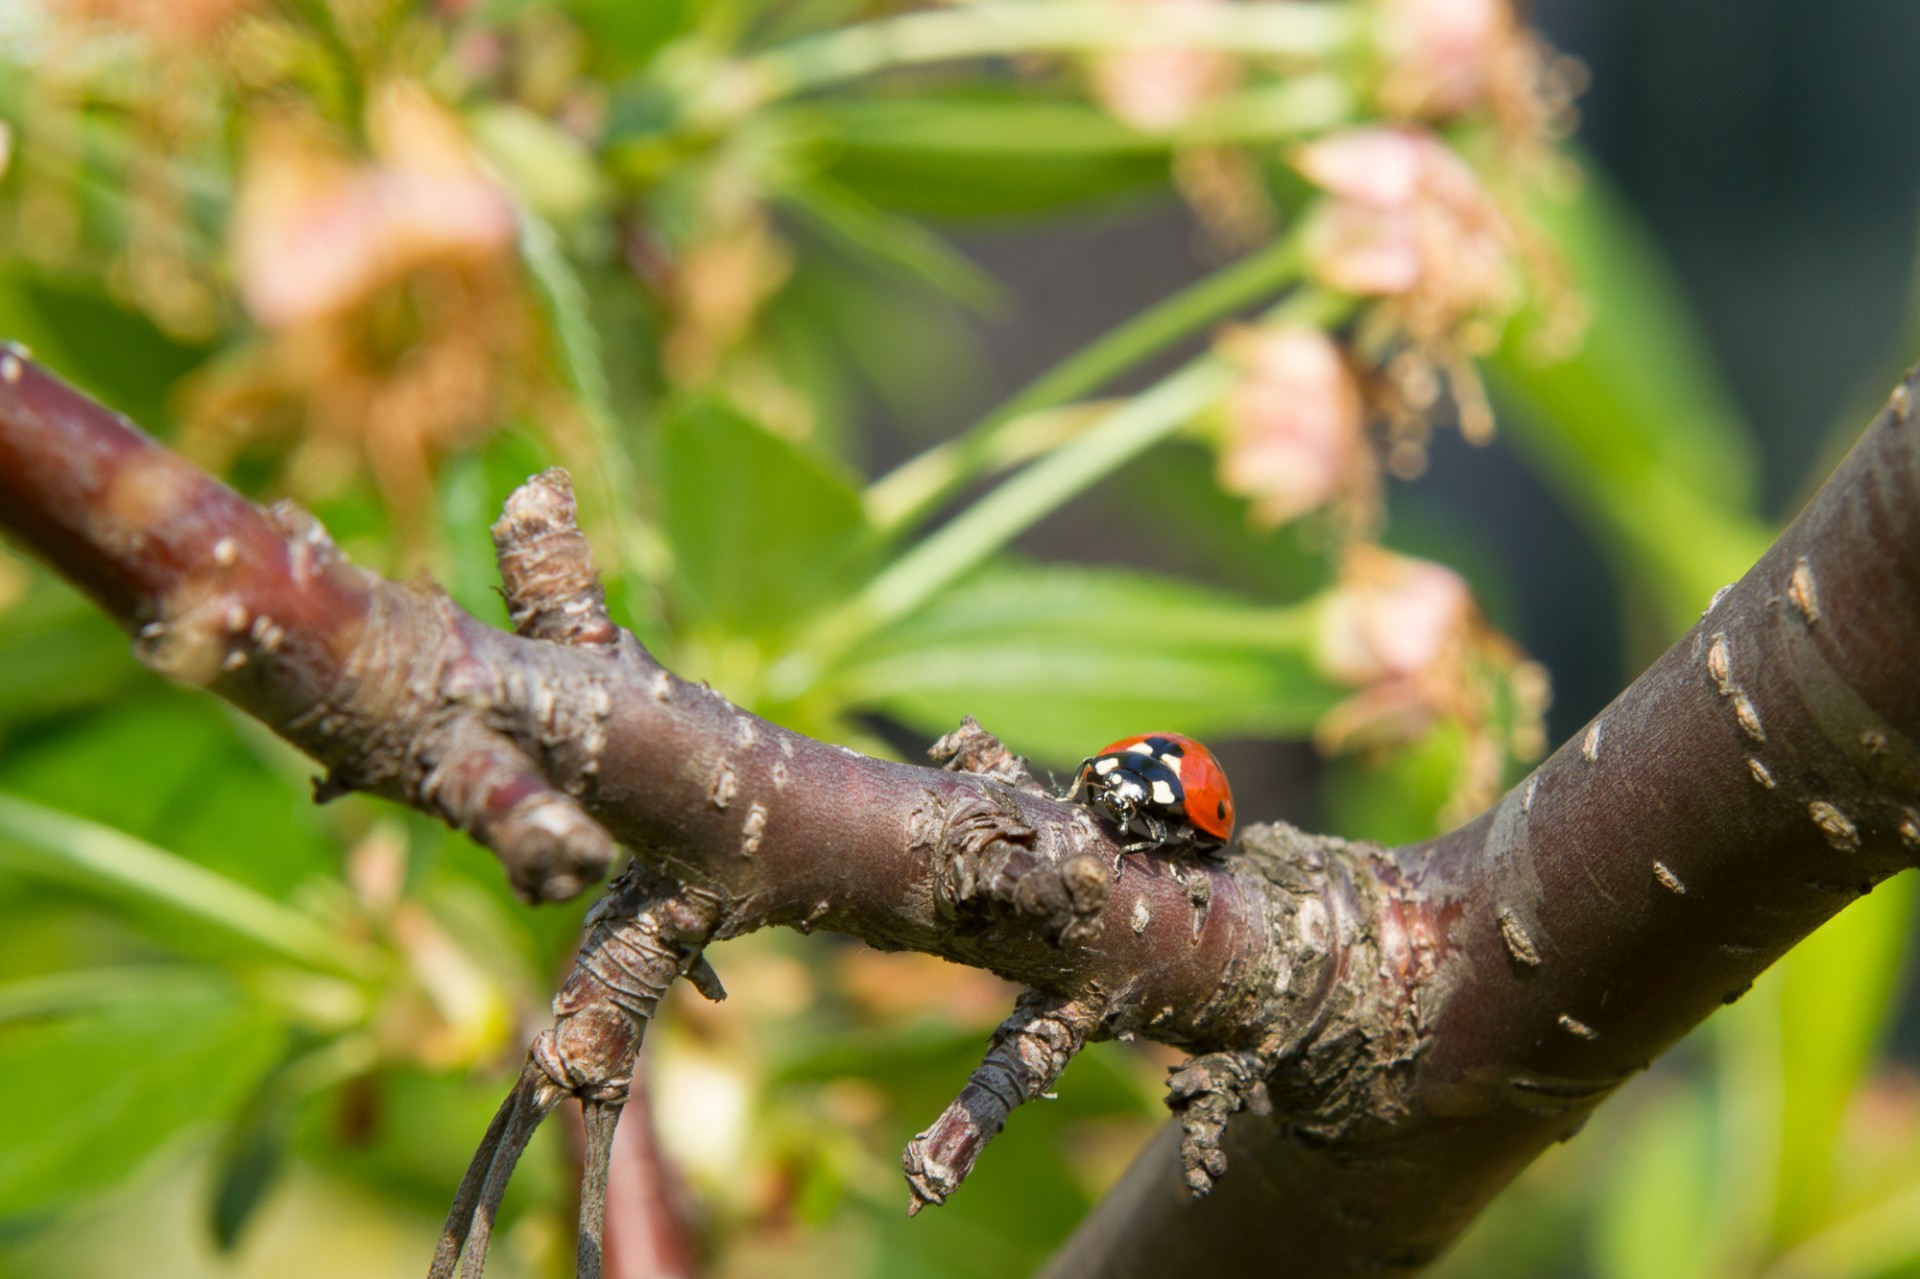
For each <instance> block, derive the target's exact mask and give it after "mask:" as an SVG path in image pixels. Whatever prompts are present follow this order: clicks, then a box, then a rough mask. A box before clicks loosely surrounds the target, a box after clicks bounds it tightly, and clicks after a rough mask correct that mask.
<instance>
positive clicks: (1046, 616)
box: [825, 563, 1347, 763]
mask: <svg viewBox="0 0 1920 1279" xmlns="http://www.w3.org/2000/svg"><path fill="white" fill-rule="evenodd" d="M1312 642H1313V635H1312V623H1311V610H1310V608H1306V607H1300V606H1295V607H1287V608H1272V607H1262V606H1259V605H1255V604H1250V603H1248V602H1246V601H1243V600H1240V599H1236V598H1235V597H1233V596H1231V595H1227V594H1224V593H1220V592H1215V591H1210V590H1205V589H1202V588H1198V587H1192V586H1186V585H1183V584H1180V583H1177V582H1173V581H1168V580H1165V579H1160V578H1154V577H1150V576H1147V575H1145V574H1135V573H1126V572H1119V571H1113V570H1097V569H1086V568H1062V567H1040V566H1031V565H1020V564H1007V563H1003V564H1000V565H997V566H995V567H992V568H990V569H988V570H986V571H984V572H981V573H978V574H976V575H974V576H972V577H971V578H969V579H967V580H966V581H964V582H963V583H961V584H960V585H958V586H957V587H955V588H954V589H953V590H951V591H948V592H945V593H943V594H942V595H941V596H939V597H937V598H936V599H934V600H933V601H931V602H930V603H928V604H927V605H926V606H925V607H923V608H922V609H920V610H919V611H918V612H917V613H915V614H913V615H912V616H910V617H908V618H907V619H905V620H904V621H902V622H899V623H897V624H895V625H894V626H892V627H890V628H889V629H887V630H885V631H883V632H881V633H880V634H879V635H876V636H874V637H872V638H871V639H870V640H868V641H866V642H865V643H863V644H861V645H860V646H859V648H858V651H856V652H854V653H852V654H850V655H849V656H847V657H846V658H844V659H842V662H841V664H840V666H839V667H838V669H836V670H834V671H832V672H830V673H829V674H828V675H827V676H826V679H825V683H826V686H827V688H828V689H829V690H830V691H831V693H832V694H833V695H834V696H837V697H839V698H841V699H843V700H844V701H846V702H848V703H850V704H855V705H863V706H869V707H872V708H873V709H876V710H880V711H883V712H885V713H887V714H890V715H894V716H897V717H898V718H900V719H902V720H904V721H906V722H907V723H909V724H911V725H913V726H914V727H916V728H918V729H921V730H923V731H927V732H935V731H945V730H946V729H948V728H951V727H952V726H953V725H954V724H955V723H956V722H958V720H959V719H960V717H961V716H962V715H966V714H972V715H975V716H977V717H978V718H979V720H980V722H981V723H982V724H984V725H986V726H987V727H988V728H990V729H991V730H993V731H994V732H995V733H998V734H999V735H1000V736H1001V737H1002V738H1004V739H1005V740H1006V741H1007V742H1008V743H1009V744H1010V745H1012V746H1013V747H1014V749H1016V750H1019V751H1021V752H1024V753H1030V754H1033V755H1035V756H1037V757H1039V758H1041V759H1046V760H1051V761H1054V762H1057V763H1070V762H1072V761H1074V760H1077V759H1079V758H1080V757H1081V756H1083V755H1085V754H1086V753H1087V752H1088V750H1089V749H1091V748H1092V747H1094V746H1098V745H1099V744H1100V743H1101V742H1104V741H1110V740H1112V739H1114V738H1116V737H1120V736H1123V735H1125V734H1127V733H1138V732H1145V731H1149V730H1152V729H1159V728H1164V729H1171V730H1175V731H1178V732H1185V733H1192V734H1194V735H1196V736H1200V737H1231V736H1235V735H1243V736H1244V735H1254V734H1258V735H1263V736H1275V735H1282V736H1299V735H1302V734H1304V733H1306V732H1307V731H1308V730H1309V729H1310V728H1311V727H1312V725H1313V723H1314V721H1315V720H1316V719H1318V718H1319V717H1320V715H1321V714H1323V713H1324V712H1325V711H1326V710H1327V709H1328V708H1329V707H1331V706H1332V705H1333V704H1334V703H1335V702H1337V701H1338V700H1339V699H1340V698H1341V697H1343V696H1344V695H1345V693H1346V691H1347V690H1344V689H1342V688H1340V687H1338V686H1337V685H1334V684H1333V683H1331V682H1330V681H1329V680H1327V679H1326V678H1325V677H1324V676H1322V675H1321V674H1319V673H1318V672H1317V671H1316V670H1315V668H1314V665H1313V661H1312V652H1311V649H1312Z"/></svg>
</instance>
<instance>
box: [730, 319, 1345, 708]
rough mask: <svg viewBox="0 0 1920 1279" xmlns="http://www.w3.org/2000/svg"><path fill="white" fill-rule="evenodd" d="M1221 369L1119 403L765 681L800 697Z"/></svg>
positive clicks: (1212, 394) (869, 591)
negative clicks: (863, 642) (827, 671)
mask: <svg viewBox="0 0 1920 1279" xmlns="http://www.w3.org/2000/svg"><path fill="white" fill-rule="evenodd" d="M1348 305H1350V303H1349V301H1348V300H1347V299H1345V298H1343V297H1338V296H1336V295H1332V294H1328V293H1325V292H1323V291H1321V290H1319V289H1312V288H1302V289H1299V290H1296V291H1295V292H1294V293H1293V294H1292V295H1291V296H1289V297H1288V298H1287V299H1286V301H1284V302H1282V303H1281V304H1280V305H1279V306H1277V307H1275V308H1273V310H1272V311H1271V312H1269V315H1270V317H1272V318H1275V319H1281V318H1285V319H1294V320H1298V321H1299V322H1301V323H1309V324H1326V323H1329V322H1331V321H1332V320H1334V319H1336V318H1337V317H1338V316H1339V315H1340V314H1342V313H1343V312H1344V310H1345V309H1346V307H1347V306H1348ZM1233 377H1234V372H1233V370H1232V368H1231V367H1229V366H1228V365H1227V364H1226V363H1225V362H1224V361H1222V360H1220V359H1219V358H1218V357H1216V356H1213V355H1203V356H1200V357H1198V358H1196V359H1193V360H1191V361H1189V362H1188V363H1186V364H1184V365H1182V366H1181V367H1180V368H1179V369H1177V370H1175V371H1174V372H1172V373H1170V374H1168V375H1167V376H1166V377H1165V378H1162V379H1161V380H1160V381H1159V382H1157V383H1155V384H1154V385H1153V386H1150V387H1148V388H1147V389H1146V390H1144V391H1142V392H1141V393H1140V394H1138V395H1135V396H1132V397H1131V398H1129V399H1127V400H1124V401H1122V402H1121V403H1120V404H1118V405H1117V406H1115V407H1114V408H1113V409H1112V410H1111V411H1110V412H1108V413H1106V414H1105V415H1103V416H1102V417H1101V418H1100V419H1099V420H1098V421H1097V422H1095V423H1094V425H1093V426H1091V427H1090V428H1088V429H1087V430H1086V431H1085V432H1084V433H1083V434H1081V435H1079V436H1076V437H1075V438H1073V439H1072V440H1069V441H1068V442H1067V443H1065V444H1063V445H1061V446H1060V447H1059V448H1058V449H1055V450H1054V451H1053V452H1052V453H1049V454H1047V455H1046V456H1045V457H1042V458H1040V459H1039V460H1038V461H1035V462H1034V463H1033V464H1032V465H1030V466H1028V467H1027V468H1026V469H1025V470H1023V471H1021V472H1019V473H1018V474H1016V475H1014V476H1013V477H1011V478H1010V479H1008V480H1007V481H1006V482H1004V483H1003V484H1001V485H1000V487H998V488H996V489H994V490H993V491H992V492H991V493H988V494H987V495H986V496H985V497H983V498H981V499H980V500H979V501H978V502H975V503H974V504H973V505H972V506H970V507H968V508H967V509H966V510H964V511H962V512H961V513H960V514H959V515H956V516H955V517H954V518H953V519H952V520H951V521H949V522H948V523H947V524H945V525H942V526H941V527H940V528H939V529H937V530H935V531H934V532H933V533H931V534H929V535H928V536H927V537H926V538H925V539H924V540H922V541H921V542H920V543H919V544H918V545H917V546H915V547H913V549H911V550H909V551H907V552H906V553H905V554H904V555H902V556H900V557H899V558H898V559H896V560H894V561H893V563H892V564H890V565H888V566H887V567H886V568H885V569H883V570H882V571H881V572H880V573H879V574H878V575H877V576H876V577H874V579H873V580H872V581H870V582H868V583H867V585H866V587H865V589H863V590H862V591H861V592H860V593H859V594H858V595H856V596H855V597H854V598H853V599H852V600H850V601H848V603H847V604H846V605H845V606H844V607H842V608H839V609H836V610H835V611H834V612H832V613H830V614H829V615H828V616H827V617H825V618H824V619H822V621H821V622H820V624H819V625H818V626H816V627H815V628H814V630H813V631H812V633H811V634H810V635H808V636H807V637H806V638H805V639H803V640H802V641H801V642H800V643H799V644H798V645H796V647H795V650H794V652H793V653H792V654H791V655H789V656H788V657H786V658H785V659H783V660H782V661H781V662H780V663H779V664H778V665H776V666H775V667H774V668H773V670H772V671H771V672H769V674H768V681H767V682H768V687H769V691H770V692H771V693H772V694H773V695H774V696H776V697H782V696H793V695H797V694H798V693H799V692H801V691H802V690H804V689H806V688H807V687H809V686H811V685H812V684H813V683H814V682H815V681H816V680H817V679H818V677H819V675H820V673H821V672H822V671H823V670H824V669H825V668H826V667H827V666H828V665H830V664H831V663H832V662H833V661H834V660H835V659H837V658H838V657H840V656H841V655H842V654H844V653H846V652H847V651H848V650H849V649H850V648H851V647H852V646H853V645H855V644H857V643H858V642H859V641H860V640H862V639H864V638H865V637H867V636H868V635H871V634H872V633H873V632H874V631H876V630H878V629H880V628H881V627H883V626H886V625H888V624H889V623H891V622H895V621H898V620H899V619H900V618H903V617H905V616H906V615H907V614H909V613H911V612H913V611H914V610H915V609H917V608H919V607H920V606H921V605H922V604H924V603H926V602H927V601H928V600H929V599H931V598H933V597H934V596H935V595H937V594H939V593H940V592H941V591H942V590H944V589H946V587H947V586H948V585H949V584H951V583H952V582H954V581H955V580H956V579H958V578H960V577H961V576H962V575H964V574H966V573H967V572H969V571H971V570H972V569H975V568H978V567H979V566H980V565H981V564H982V563H984V562H985V561H986V559H987V558H988V557H989V556H991V555H992V554H994V552H996V551H998V550H1000V549H1002V548H1003V547H1005V546H1006V545H1007V544H1008V543H1009V542H1011V541H1012V540H1013V539H1014V538H1016V537H1018V536H1019V535H1020V534H1021V533H1024V532H1025V531H1026V530H1027V529H1029V528H1031V527H1033V526H1034V525H1035V524H1037V523H1038V522H1039V521H1040V520H1042V519H1044V518H1045V517H1046V516H1048V515H1050V514H1052V513H1053V512H1054V511H1056V510H1058V509H1059V508H1060V507H1061V506H1063V505H1065V504H1066V503H1067V502H1068V501H1069V500H1071V499H1072V498H1074V497H1076V496H1078V495H1079V494H1081V493H1084V492H1085V491H1086V490H1087V489H1089V488H1091V487H1093V486H1094V485H1095V484H1096V483H1098V482H1099V481H1101V480H1103V479H1105V478H1106V477H1107V476H1109V475H1111V474H1113V472H1115V471H1117V470H1119V469H1120V467H1122V466H1124V465H1125V464H1126V463H1128V462H1130V461H1132V460H1133V459H1134V458H1136V457H1138V456H1139V455H1140V454H1141V453H1143V452H1145V451H1146V450H1147V449H1148V448H1150V447H1151V446H1153V445H1154V444H1157V443H1159V442H1160V441H1161V440H1164V439H1166V438H1167V437H1168V436H1170V435H1172V434H1173V433H1174V432H1175V431H1177V430H1179V429H1180V428H1181V427H1182V426H1184V425H1186V423H1187V422H1189V421H1191V420H1192V419H1193V417H1194V416H1195V415H1196V414H1199V413H1200V412H1202V411H1203V410H1205V409H1206V408H1207V407H1208V406H1209V405H1211V404H1213V403H1214V402H1215V401H1216V400H1218V399H1219V398H1220V396H1221V395H1222V394H1224V393H1225V391H1226V390H1227V388H1228V387H1229V386H1230V385H1232V382H1233Z"/></svg>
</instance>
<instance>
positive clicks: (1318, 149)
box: [1293, 128, 1515, 337]
mask: <svg viewBox="0 0 1920 1279" xmlns="http://www.w3.org/2000/svg"><path fill="white" fill-rule="evenodd" d="M1293 162H1294V166H1295V167H1296V168H1298V169H1299V170H1300V172H1301V173H1302V174H1304V175H1305V176H1306V177H1307V178H1308V180H1310V181H1311V182H1313V183H1314V184H1315V185H1316V186H1318V187H1320V188H1321V189H1322V190H1324V191H1326V192H1327V194H1328V195H1329V196H1330V197H1332V198H1331V199H1329V200H1328V201H1327V203H1326V204H1325V205H1324V206H1323V207H1322V208H1321V209H1320V210H1319V212H1318V214H1317V217H1316V221H1315V223H1314V225H1313V227H1312V229H1311V231H1310V233H1309V238H1308V255H1309V257H1310V259H1311V260H1312V263H1313V269H1314V272H1315V274H1316V275H1317V276H1318V277H1319V278H1320V279H1321V280H1322V281H1324V282H1325V283H1327V284H1329V285H1331V286H1332V287H1334V288H1337V289H1340V290H1342V291H1343V292H1347V293H1355V294H1362V295H1374V296H1389V297H1397V296H1414V297H1415V299H1416V300H1417V302H1418V303H1419V305H1420V308H1421V310H1422V311H1423V313H1424V314H1425V315H1426V316H1427V317H1430V318H1431V320H1432V322H1433V324H1434V325H1435V326H1437V327H1439V328H1447V327H1451V326H1452V325H1454V324H1457V323H1459V322H1461V321H1463V320H1466V319H1469V318H1472V317H1474V316H1476V315H1478V314H1480V313H1482V312H1486V311H1495V310H1501V309H1503V308H1504V307H1505V306H1506V305H1507V304H1508V303H1509V301H1510V299H1511V297H1512V294H1513V291H1514V288H1515V267H1514V264H1513V261H1512V253H1511V246H1512V243H1513V233H1512V229H1511V227H1510V226H1509V225H1508V222H1507V219H1506V217H1505V215H1504V214H1503V213H1502V212H1501V211H1500V209H1499V207H1498V206H1497V205H1495V204H1494V202H1493V200H1492V198H1491V197H1490V196H1488V194H1487V192H1486V190H1485V188H1484V187H1482V186H1481V184H1480V180H1479V179H1478V178H1477V177H1476V176H1475V175H1474V172H1473V170H1471V169H1469V168H1468V167H1467V166H1466V164H1465V163H1464V162H1463V161H1461V159H1460V158H1459V157H1458V156H1456V155H1455V154H1454V153H1453V152H1452V151H1451V150H1450V149H1449V148H1448V147H1447V146H1446V145H1445V144H1444V143H1442V142H1440V141H1439V139H1437V138H1435V137H1434V136H1433V135H1431V134H1429V133H1427V132H1425V131H1424V130H1420V129H1414V128H1360V129H1350V130H1348V131H1346V132H1344V133H1337V134H1333V135H1331V136H1329V137H1326V138H1322V139H1320V140H1318V141H1316V142H1311V143H1308V144H1306V145H1305V146H1302V147H1300V148H1299V149H1298V150H1296V151H1295V152H1294V156H1293ZM1421 336H1423V337H1424V336H1437V335H1428V334H1423V335H1421Z"/></svg>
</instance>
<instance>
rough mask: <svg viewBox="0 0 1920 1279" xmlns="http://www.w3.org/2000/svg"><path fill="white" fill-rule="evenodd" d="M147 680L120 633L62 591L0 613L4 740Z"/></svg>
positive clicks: (41, 593) (34, 595)
mask: <svg viewBox="0 0 1920 1279" xmlns="http://www.w3.org/2000/svg"><path fill="white" fill-rule="evenodd" d="M145 678H146V673H145V672H144V671H142V670H141V669H140V667H139V666H138V664H136V663H135V662H134V660H133V658H132V656H131V655H130V654H129V652H128V651H127V637H126V636H125V635H124V634H122V633H121V631H120V629H119V628H118V627H116V626H115V625H114V624H113V623H112V622H109V621H108V620H107V619H106V617H105V616H104V615H103V614H102V613H101V612H100V610H99V609H98V608H96V607H94V606H93V605H92V604H89V603H88V602H87V601H86V600H85V599H83V598H82V597H81V596H80V595H79V594H78V593H76V592H74V591H72V590H70V589H68V588H66V587H64V586H59V585H56V584H54V583H53V582H51V581H47V582H43V583H41V584H39V585H38V586H36V587H35V589H34V590H33V591H32V592H31V593H30V594H29V595H28V596H27V597H26V598H25V599H24V600H22V601H20V602H19V603H18V604H16V605H14V606H13V607H12V608H9V609H6V610H4V611H0V739H3V738H4V736H5V734H6V731H7V728H8V726H9V725H13V724H22V723H26V722H28V721H33V720H41V719H45V718H47V717H50V716H53V715H58V714H62V713H66V712H71V711H76V710H79V709H80V708H82V707H86V706H94V705H99V704H101V703H103V702H106V701H108V700H110V699H111V698H112V697H113V696H114V695H115V694H117V693H120V692H122V691H123V690H125V689H126V688H128V687H129V686H130V685H133V684H137V683H138V682H140V681H141V680H143V679H145Z"/></svg>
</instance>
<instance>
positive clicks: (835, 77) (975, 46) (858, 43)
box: [746, 0, 1360, 102]
mask: <svg viewBox="0 0 1920 1279" xmlns="http://www.w3.org/2000/svg"><path fill="white" fill-rule="evenodd" d="M1359 29H1360V19H1359V18H1358V17H1357V16H1356V15H1355V13H1354V12H1353V11H1352V10H1350V9H1346V8H1335V7H1334V6H1332V5H1324V4H1304V3H1299V2H1298V0H1274V2H1273V3H1267V4H1258V5H1191V6H1188V5H1182V6H1172V5H1154V6H1145V7H1142V8H1139V9H1136V10H1132V11H1130V12H1128V13H1126V14H1124V15H1120V14H1117V13H1116V12H1115V10H1114V9H1113V8H1112V6H1110V5H1106V4H1087V3H1061V4H1032V3H1006V2H1004V0H1003V2H995V0H988V3H983V4H968V5H960V6H957V7H955V8H951V9H934V10H928V11H924V12H918V13H906V14H901V15H898V16H896V17H891V18H881V19H878V20H877V21H873V22H865V23H860V24H858V25H856V26H850V27H841V28H840V29H838V30H835V31H828V32H825V33H822V34H820V35H816V36H809V37H807V38H805V39H802V40H796V41H794V42H793V43H791V44H788V45H785V46H783V47H781V48H777V49H772V50H769V51H768V52H766V53H763V54H760V55H759V56H758V57H755V58H753V59H751V60H750V61H749V62H748V63H747V64H746V70H747V71H748V73H749V74H750V75H751V76H752V83H753V84H754V86H755V87H756V88H757V90H758V98H759V101H761V102H766V101H770V100H773V99H777V98H782V97H790V96H792V95H795V94H799V93H805V92H807V91H809V90H813V89H820V88H824V87H826V86H828V85H833V84H839V83H842V82H844V81H847V80H856V79H859V78H861V77H862V76H869V75H873V74H874V73H876V72H879V71H886V70H889V69H892V68H895V67H909V66H918V65H924V64H927V63H933V62H951V61H956V60H959V59H964V58H988V57H1005V56H1010V55H1016V54H1024V53H1099V52H1103V51H1107V50H1115V49H1127V48H1139V47H1142V46H1166V45H1173V46H1176V47H1181V48H1188V49H1206V50H1212V51H1216V52H1219V53H1230V54H1237V55H1239V56H1242V57H1269V58H1271V57H1281V58H1290V59H1303V58H1313V59H1319V58H1325V57H1327V56H1329V55H1331V54H1334V53H1336V52H1338V51H1339V50H1340V49H1342V48H1343V47H1344V46H1345V45H1346V44H1347V43H1348V42H1350V41H1351V40H1352V39H1353V38H1354V36H1355V35H1356V34H1357V32H1358V31H1359Z"/></svg>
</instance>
